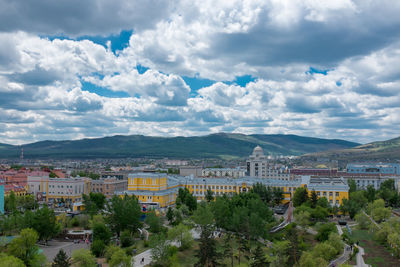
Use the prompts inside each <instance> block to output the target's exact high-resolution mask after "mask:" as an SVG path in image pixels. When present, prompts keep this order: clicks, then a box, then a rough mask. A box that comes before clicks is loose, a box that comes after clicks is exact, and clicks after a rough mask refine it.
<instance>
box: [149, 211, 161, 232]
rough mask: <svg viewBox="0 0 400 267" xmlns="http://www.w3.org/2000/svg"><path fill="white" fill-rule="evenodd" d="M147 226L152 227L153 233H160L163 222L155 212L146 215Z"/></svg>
mask: <svg viewBox="0 0 400 267" xmlns="http://www.w3.org/2000/svg"><path fill="white" fill-rule="evenodd" d="M145 222H146V224H147V225H148V226H149V227H150V228H149V230H150V232H152V233H159V232H160V231H161V230H162V221H161V219H160V217H158V216H157V215H156V214H155V213H154V212H149V213H147V214H146V220H145Z"/></svg>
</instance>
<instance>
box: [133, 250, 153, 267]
mask: <svg viewBox="0 0 400 267" xmlns="http://www.w3.org/2000/svg"><path fill="white" fill-rule="evenodd" d="M142 259H144V262H143V263H142ZM133 260H134V263H133V264H132V267H143V266H146V265H147V264H150V262H151V249H148V250H146V251H144V252H142V253H140V254H138V255H136V256H135V257H133Z"/></svg>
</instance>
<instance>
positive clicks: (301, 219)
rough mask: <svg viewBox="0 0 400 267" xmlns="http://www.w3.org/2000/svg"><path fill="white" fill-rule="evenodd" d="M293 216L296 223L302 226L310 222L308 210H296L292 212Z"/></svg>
mask: <svg viewBox="0 0 400 267" xmlns="http://www.w3.org/2000/svg"><path fill="white" fill-rule="evenodd" d="M294 218H295V219H296V223H298V224H299V225H301V226H303V227H306V226H308V225H309V224H310V213H309V212H308V211H300V212H296V213H295V214H294Z"/></svg>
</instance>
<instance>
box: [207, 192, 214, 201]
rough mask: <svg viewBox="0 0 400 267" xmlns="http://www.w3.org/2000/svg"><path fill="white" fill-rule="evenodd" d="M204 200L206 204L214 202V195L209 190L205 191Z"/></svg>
mask: <svg viewBox="0 0 400 267" xmlns="http://www.w3.org/2000/svg"><path fill="white" fill-rule="evenodd" d="M205 199H206V201H207V202H211V201H213V200H214V193H213V191H211V190H210V189H208V190H207V192H206V196H205Z"/></svg>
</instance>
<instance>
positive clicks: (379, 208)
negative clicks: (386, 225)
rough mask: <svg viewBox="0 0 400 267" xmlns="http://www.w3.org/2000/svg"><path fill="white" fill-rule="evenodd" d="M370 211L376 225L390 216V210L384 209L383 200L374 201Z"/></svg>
mask: <svg viewBox="0 0 400 267" xmlns="http://www.w3.org/2000/svg"><path fill="white" fill-rule="evenodd" d="M370 209H371V214H372V218H373V219H374V220H375V221H376V222H378V223H380V222H382V221H384V220H386V219H388V218H389V217H390V215H391V210H390V208H385V201H383V199H377V200H375V201H374V202H373V203H372V205H371V208H370Z"/></svg>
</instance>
